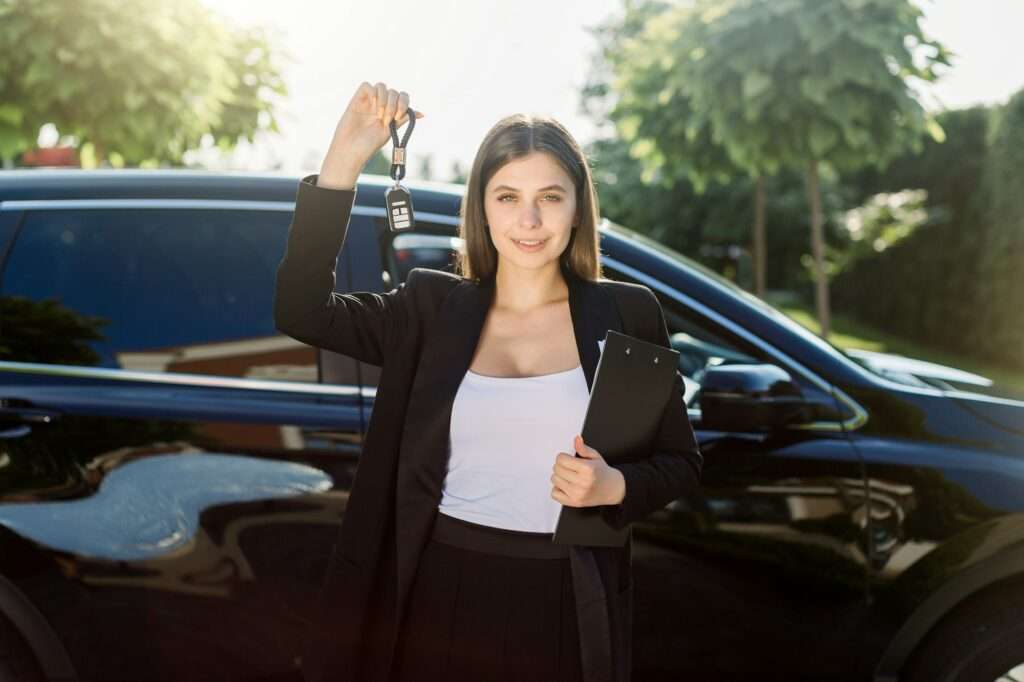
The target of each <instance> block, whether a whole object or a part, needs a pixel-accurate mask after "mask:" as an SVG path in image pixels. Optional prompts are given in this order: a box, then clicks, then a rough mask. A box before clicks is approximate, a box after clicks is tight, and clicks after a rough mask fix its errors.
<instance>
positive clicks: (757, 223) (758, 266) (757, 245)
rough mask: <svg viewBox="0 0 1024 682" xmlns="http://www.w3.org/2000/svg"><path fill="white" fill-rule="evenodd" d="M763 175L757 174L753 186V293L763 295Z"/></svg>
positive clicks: (764, 258) (762, 296) (761, 296)
mask: <svg viewBox="0 0 1024 682" xmlns="http://www.w3.org/2000/svg"><path fill="white" fill-rule="evenodd" d="M765 252H766V249H765V236H764V175H761V174H758V176H757V181H756V184H755V185H754V293H755V294H757V296H758V297H759V298H762V299H763V298H764V293H765V285H764V281H765V260H766V256H765Z"/></svg>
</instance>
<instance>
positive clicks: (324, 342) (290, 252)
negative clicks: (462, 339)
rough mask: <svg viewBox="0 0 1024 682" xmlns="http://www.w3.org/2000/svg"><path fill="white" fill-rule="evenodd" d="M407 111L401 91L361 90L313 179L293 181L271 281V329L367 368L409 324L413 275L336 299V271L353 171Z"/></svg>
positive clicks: (353, 182) (351, 198) (363, 86)
mask: <svg viewBox="0 0 1024 682" xmlns="http://www.w3.org/2000/svg"><path fill="white" fill-rule="evenodd" d="M408 107H409V98H408V95H407V94H406V93H404V92H403V93H398V92H397V91H395V90H388V89H387V88H386V87H385V86H384V84H383V83H377V85H376V86H371V85H370V84H369V83H366V82H364V83H362V84H360V86H359V88H358V90H357V91H356V93H355V95H353V97H352V100H351V101H350V102H349V104H348V107H347V108H346V109H345V113H344V114H343V115H342V117H341V120H340V121H339V122H338V126H337V128H336V129H335V132H334V138H333V139H332V141H331V146H330V149H329V150H328V152H327V156H326V157H325V159H324V161H323V164H322V166H321V169H320V173H318V174H314V175H309V176H306V177H304V178H303V179H302V180H301V181H300V183H299V189H298V192H297V194H296V198H295V213H294V215H293V217H292V222H291V225H290V226H289V227H288V242H287V245H286V247H285V253H284V257H283V258H282V259H281V262H280V264H279V265H278V268H277V274H276V279H275V287H274V324H275V326H276V327H277V329H278V331H281V332H282V333H284V334H287V335H288V336H291V337H293V338H295V339H298V340H299V341H302V342H303V343H308V344H310V345H312V346H317V347H319V348H324V349H327V350H332V351H335V352H337V353H343V354H345V355H348V356H351V357H353V358H356V359H358V360H362V361H364V362H368V363H371V364H374V365H383V364H384V361H385V358H386V357H387V356H388V352H389V350H390V349H392V348H393V347H395V343H396V341H397V340H398V339H400V338H402V335H403V334H404V333H405V330H406V328H407V326H408V325H409V324H410V323H411V320H412V319H413V317H412V316H413V315H414V314H415V310H414V306H413V305H412V303H411V301H410V300H409V299H410V295H409V289H410V288H411V287H412V284H413V280H414V279H415V276H414V273H410V275H409V279H408V282H405V283H402V284H400V285H399V287H398V288H397V289H395V290H393V291H390V292H388V293H384V294H380V293H374V292H365V291H359V292H352V293H347V294H339V293H336V292H335V291H334V287H335V283H336V274H335V266H336V264H337V260H338V254H339V252H340V251H341V249H342V247H343V246H344V244H345V236H346V234H347V233H348V226H349V218H350V216H351V213H352V206H353V204H354V203H355V199H356V191H357V190H356V181H357V179H358V177H359V173H360V172H361V170H362V168H363V167H364V166H365V164H366V162H367V161H368V160H369V159H370V158H371V157H372V156H373V154H375V153H376V152H377V150H378V149H380V147H381V146H383V144H384V143H385V142H386V141H387V140H388V139H389V138H390V123H391V121H392V120H394V121H395V124H396V125H401V124H402V123H404V122H405V121H407V120H408V111H407V110H408ZM399 114H400V115H399ZM417 116H421V114H420V113H419V112H417Z"/></svg>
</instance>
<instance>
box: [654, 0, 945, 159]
mask: <svg viewBox="0 0 1024 682" xmlns="http://www.w3.org/2000/svg"><path fill="white" fill-rule="evenodd" d="M675 15H676V17H675V19H676V22H677V25H678V29H677V33H678V35H679V36H680V37H679V39H678V40H677V41H675V42H670V43H668V44H667V45H665V49H666V50H667V51H668V54H669V55H670V59H671V61H672V62H673V63H674V64H675V65H676V69H677V71H676V76H675V78H674V79H673V85H675V86H676V87H679V88H681V89H683V90H684V91H685V92H687V93H688V94H689V96H690V98H691V99H692V106H693V109H694V111H695V112H697V117H696V120H695V121H694V122H693V123H691V126H701V125H710V127H711V129H712V131H713V139H715V140H716V141H719V142H721V143H722V144H723V145H724V146H725V148H726V151H727V153H728V156H729V158H730V160H731V161H732V162H733V163H735V164H736V165H737V166H739V167H741V168H744V169H747V170H748V171H749V172H751V173H755V172H768V173H773V172H775V171H776V170H777V169H778V168H780V167H784V166H788V167H791V168H806V167H807V163H808V162H809V161H812V160H818V161H825V162H827V163H828V164H830V165H831V166H833V167H834V168H836V169H837V170H839V171H840V172H843V171H848V170H851V169H855V168H858V167H860V166H863V165H865V164H868V163H870V164H874V165H876V166H879V167H881V166H883V165H884V164H885V163H887V162H888V161H889V160H890V159H892V158H894V157H895V156H896V155H898V154H899V153H901V152H902V151H904V150H905V149H906V148H907V146H908V145H913V146H914V148H918V147H919V146H920V137H921V135H922V134H924V133H925V132H926V131H927V132H929V133H930V134H931V135H932V136H933V137H934V138H936V139H940V138H941V135H942V133H941V129H940V128H939V126H938V124H937V123H936V122H935V121H934V120H933V119H932V118H931V117H929V116H928V115H927V114H926V112H925V111H924V110H923V109H922V107H921V106H920V104H918V102H917V100H916V98H915V97H914V95H913V92H912V90H911V89H910V84H911V82H910V81H911V79H913V78H916V79H920V80H922V81H933V80H935V78H936V77H937V74H936V72H935V67H936V66H937V65H939V64H944V65H947V66H948V65H949V56H950V55H949V53H948V51H947V50H946V49H945V48H944V47H943V46H942V45H941V44H940V43H938V42H936V41H933V40H930V39H928V38H926V37H925V36H924V35H923V33H922V31H921V29H920V27H919V25H918V20H919V18H920V16H921V11H920V10H919V9H918V8H917V7H916V6H915V5H914V3H913V2H911V0H772V1H771V2H765V1H764V0H698V2H697V10H696V11H691V12H676V13H675ZM691 36H692V38H691ZM698 41H699V42H698ZM912 49H916V50H918V52H919V55H920V57H921V59H922V60H923V63H922V64H917V63H916V62H915V60H914V57H913V52H912Z"/></svg>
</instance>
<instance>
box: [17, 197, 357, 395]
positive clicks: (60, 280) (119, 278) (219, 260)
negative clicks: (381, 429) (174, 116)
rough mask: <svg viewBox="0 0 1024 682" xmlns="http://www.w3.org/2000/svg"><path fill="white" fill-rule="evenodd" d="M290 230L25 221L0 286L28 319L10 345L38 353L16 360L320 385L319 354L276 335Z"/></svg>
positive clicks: (120, 214)
mask: <svg viewBox="0 0 1024 682" xmlns="http://www.w3.org/2000/svg"><path fill="white" fill-rule="evenodd" d="M290 220H291V213H290V212H288V211H277V210H237V209H230V210H228V209H219V210H214V209H191V208H188V209H175V210H170V209H147V208H125V209H95V210H74V211H73V210H38V211H33V212H31V213H28V214H26V216H25V221H24V224H23V226H22V229H21V230H20V231H19V234H18V236H17V238H16V240H15V242H14V246H13V249H12V251H11V253H10V256H9V259H8V263H7V267H6V270H5V272H4V280H3V295H4V296H6V297H12V298H13V297H21V300H22V301H23V302H24V304H25V307H24V308H23V314H24V316H25V319H22V320H20V322H19V320H5V328H4V334H5V336H7V337H8V338H10V337H11V335H14V336H15V337H16V336H17V335H18V334H22V335H26V336H29V335H35V336H37V337H38V338H39V339H40V343H38V344H23V345H21V346H19V347H22V348H24V349H26V350H25V352H23V353H22V355H23V356H24V357H17V358H14V359H15V360H22V361H27V362H42V363H52V364H75V365H90V366H96V367H109V368H119V369H138V370H146V371H159V372H182V373H191V374H210V375H218V376H231V377H244V378H259V379H274V380H284V381H303V382H316V381H317V362H316V349H314V348H312V347H310V346H307V345H305V344H302V343H300V342H298V341H295V340H294V339H291V338H289V337H287V336H284V335H282V334H280V333H279V332H278V331H277V330H276V328H275V326H274V319H273V291H274V282H275V273H276V269H277V265H278V263H279V262H280V259H281V255H282V254H283V253H284V248H285V243H286V239H287V230H288V224H289V222H290ZM338 276H339V278H340V277H343V276H344V273H342V272H339V273H338ZM19 309H22V308H19Z"/></svg>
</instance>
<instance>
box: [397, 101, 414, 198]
mask: <svg viewBox="0 0 1024 682" xmlns="http://www.w3.org/2000/svg"><path fill="white" fill-rule="evenodd" d="M408 113H409V121H408V123H409V126H408V127H407V128H406V129H405V134H404V135H403V136H402V141H401V143H399V141H398V128H396V127H395V121H394V120H392V121H391V142H392V144H394V149H392V150H391V179H392V180H394V181H395V182H396V183H397V182H399V181H400V180H401V179H402V178H404V177H405V145H407V144H408V143H409V136H410V135H412V129H413V128H415V127H416V112H415V111H413V110H412V108H411V107H409V108H408Z"/></svg>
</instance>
